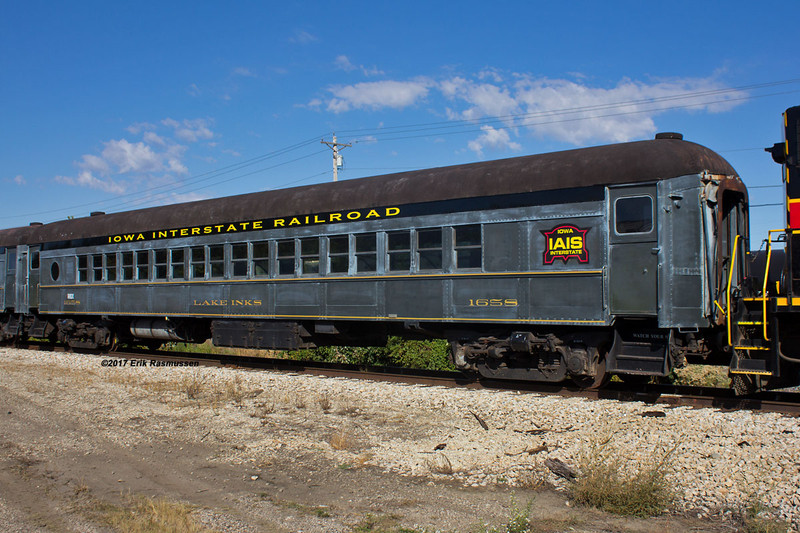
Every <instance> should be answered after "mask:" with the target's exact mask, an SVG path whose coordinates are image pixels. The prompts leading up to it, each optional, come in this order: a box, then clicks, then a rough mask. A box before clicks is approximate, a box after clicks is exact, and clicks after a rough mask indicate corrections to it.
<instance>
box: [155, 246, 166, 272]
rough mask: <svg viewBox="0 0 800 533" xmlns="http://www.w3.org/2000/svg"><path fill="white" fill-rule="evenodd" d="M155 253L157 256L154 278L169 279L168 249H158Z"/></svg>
mask: <svg viewBox="0 0 800 533" xmlns="http://www.w3.org/2000/svg"><path fill="white" fill-rule="evenodd" d="M153 255H154V257H155V261H153V278H154V279H167V251H166V250H156V251H155V252H154V254H153Z"/></svg>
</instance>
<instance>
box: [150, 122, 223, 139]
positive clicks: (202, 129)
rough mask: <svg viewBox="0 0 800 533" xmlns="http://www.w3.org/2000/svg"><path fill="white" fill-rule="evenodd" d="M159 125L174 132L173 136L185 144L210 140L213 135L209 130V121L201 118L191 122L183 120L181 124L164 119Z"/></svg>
mask: <svg viewBox="0 0 800 533" xmlns="http://www.w3.org/2000/svg"><path fill="white" fill-rule="evenodd" d="M161 123H162V124H163V125H165V126H167V127H170V128H172V129H174V130H175V136H176V137H177V138H178V139H180V140H182V141H185V142H197V141H199V140H201V139H211V138H213V137H214V133H213V132H212V131H211V129H210V128H209V121H208V120H206V119H202V118H196V119H193V120H189V119H185V120H183V121H182V122H178V121H177V120H174V119H171V118H166V119H164V120H162V121H161Z"/></svg>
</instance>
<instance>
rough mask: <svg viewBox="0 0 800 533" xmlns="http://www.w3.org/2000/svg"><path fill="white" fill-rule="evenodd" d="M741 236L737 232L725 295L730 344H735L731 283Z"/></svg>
mask: <svg viewBox="0 0 800 533" xmlns="http://www.w3.org/2000/svg"><path fill="white" fill-rule="evenodd" d="M739 237H741V235H739V234H737V235H736V238H735V239H733V253H732V254H731V264H730V266H729V267H728V287H727V290H726V291H725V296H726V299H727V300H728V301H727V302H725V306H726V308H727V312H726V313H725V314H726V315H727V316H726V321H727V323H728V346H733V342H731V283H732V282H733V271H734V269H735V267H736V250H737V249H738V248H739Z"/></svg>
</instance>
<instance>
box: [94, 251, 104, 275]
mask: <svg viewBox="0 0 800 533" xmlns="http://www.w3.org/2000/svg"><path fill="white" fill-rule="evenodd" d="M92 281H103V256H102V255H100V254H97V255H93V256H92Z"/></svg>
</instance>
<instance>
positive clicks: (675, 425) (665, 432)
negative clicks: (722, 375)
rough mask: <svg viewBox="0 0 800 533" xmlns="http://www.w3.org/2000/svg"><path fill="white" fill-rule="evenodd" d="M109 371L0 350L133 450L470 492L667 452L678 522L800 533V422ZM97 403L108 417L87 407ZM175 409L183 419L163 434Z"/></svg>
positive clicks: (647, 460)
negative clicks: (328, 467) (194, 448)
mask: <svg viewBox="0 0 800 533" xmlns="http://www.w3.org/2000/svg"><path fill="white" fill-rule="evenodd" d="M114 360H119V359H115V358H108V357H99V356H95V355H81V354H72V353H52V352H35V351H22V350H16V349H10V348H2V349H0V378H2V382H0V386H2V387H4V388H7V389H9V390H10V391H12V392H15V393H19V394H20V395H21V394H22V393H23V392H24V393H26V394H28V395H30V394H31V392H34V393H36V394H35V395H34V398H35V399H34V400H32V401H33V402H34V405H32V406H31V408H32V409H35V408H36V406H37V405H38V406H41V407H44V406H48V407H50V408H53V407H54V406H56V405H57V407H58V409H62V410H63V411H64V412H69V413H73V414H76V416H77V414H81V413H82V414H83V415H84V416H85V418H86V419H87V420H90V421H92V423H93V424H96V425H97V427H98V428H105V429H104V430H103V431H104V438H106V439H108V440H110V441H111V442H114V443H116V444H117V445H119V446H121V447H123V448H125V447H128V448H134V447H136V446H140V445H141V443H142V442H143V441H147V439H156V438H157V435H159V434H164V433H170V434H174V435H180V437H181V438H182V439H183V440H184V441H186V442H188V443H196V444H197V445H198V446H206V445H210V444H211V443H214V444H218V443H225V446H222V447H220V448H219V449H220V450H221V451H219V452H218V453H216V454H215V456H213V457H208V461H209V462H215V463H220V464H226V465H240V466H242V467H243V468H244V467H247V468H250V469H251V470H252V471H253V472H256V470H258V469H257V468H255V466H258V468H261V469H264V468H266V466H268V465H269V464H270V463H271V461H273V460H276V458H277V457H279V456H281V454H284V455H285V454H286V453H292V454H294V455H295V456H296V457H306V456H310V455H315V456H319V457H321V458H324V459H325V460H327V461H330V462H332V463H333V464H337V465H342V468H360V467H364V468H367V467H370V468H377V469H379V470H380V471H383V472H388V473H392V474H396V475H398V476H408V477H416V478H421V479H427V480H429V481H432V482H434V483H440V482H441V483H455V484H458V485H460V486H464V487H469V488H474V490H484V489H486V490H488V489H494V488H497V487H509V486H510V487H523V488H530V487H532V486H533V487H535V486H539V485H551V486H554V487H556V489H557V490H563V489H565V488H566V486H567V484H568V482H567V481H565V480H564V479H562V478H560V477H558V476H556V475H554V474H553V473H552V472H551V471H550V470H549V469H548V468H547V466H546V465H545V461H547V460H556V459H557V460H559V461H562V462H563V463H564V464H566V465H569V466H570V467H572V468H577V465H578V463H579V461H578V458H579V456H580V455H581V454H585V453H587V451H591V450H593V449H597V447H602V449H604V450H606V451H607V450H613V452H614V454H615V455H617V456H621V457H624V458H625V460H624V461H623V467H624V468H625V469H627V470H629V471H630V472H635V471H637V470H638V469H640V468H643V467H646V466H647V465H649V464H651V463H652V462H653V461H654V460H655V461H657V460H660V459H663V458H664V457H666V456H668V464H669V467H668V475H667V480H668V482H669V484H670V485H671V486H672V488H673V490H674V492H675V494H676V496H677V498H676V500H675V504H674V507H673V508H672V509H670V511H671V512H673V513H678V514H683V515H685V516H689V517H694V518H701V519H708V518H710V517H716V518H719V517H725V516H731V515H732V514H734V513H736V512H738V511H741V509H743V508H745V507H746V506H747V505H749V504H751V503H753V502H756V501H757V502H759V503H761V504H764V505H765V506H767V507H769V508H771V509H772V510H773V513H774V516H775V517H776V518H779V519H781V520H785V521H787V522H790V523H791V524H792V527H793V528H794V529H795V530H797V529H800V489H799V487H800V439H798V437H799V436H800V423H799V419H798V418H797V417H792V416H787V415H781V414H774V413H759V412H751V411H730V412H726V411H720V410H716V409H693V408H687V407H675V408H669V407H662V406H653V405H646V404H643V403H639V402H619V401H613V400H595V401H590V400H584V399H576V398H562V397H556V396H540V395H536V394H521V393H517V392H513V391H491V390H478V391H476V390H467V389H459V388H444V387H430V386H417V385H404V384H393V383H377V382H370V381H362V380H352V379H344V378H322V377H316V376H308V375H295V374H281V373H272V372H252V371H242V370H237V369H230V368H215V367H194V368H186V367H180V368H173V367H155V366H149V363H148V364H147V366H141V367H133V366H131V364H130V362H128V363H127V364H126V365H125V366H111V367H109V366H103V364H104V363H103V361H114ZM105 364H108V363H105ZM34 372H38V373H39V374H40V376H39V377H38V378H36V379H31V380H28V381H25V380H21V379H19V377H20V376H23V375H33V373H34ZM37 384H38V389H37ZM89 397H91V398H95V397H100V398H103V401H104V402H107V405H105V406H98V405H96V404H95V405H87V401H86V399H87V398H89ZM115 404H117V405H118V406H119V407H118V408H116V409H115V408H109V406H112V405H115ZM176 412H177V413H179V414H180V420H181V423H180V424H178V425H177V427H169V424H172V423H173V422H170V421H171V420H173V418H174V415H175V413H176ZM481 422H483V424H481ZM484 425H485V426H486V428H487V429H485V428H484V427H483V426H484ZM76 431H78V433H79V430H76ZM78 433H76V435H78ZM62 437H63V436H62ZM51 440H52V439H45V438H42V439H40V440H39V441H38V442H33V443H32V444H31V447H33V448H35V447H36V446H41V447H42V449H45V448H47V447H52V446H53V444H52V442H51ZM58 446H61V447H69V448H70V449H71V450H72V451H73V452H76V453H83V454H91V453H92V452H93V449H94V446H95V443H94V442H93V441H92V440H91V439H81V438H80V437H79V436H75V438H74V439H72V440H70V441H69V442H68V443H65V442H63V441H59V444H58ZM31 452H35V449H34V450H31ZM254 465H255V466H254ZM265 465H266V466H265ZM249 477H251V478H252V477H255V479H251V481H252V482H254V483H255V482H261V481H263V480H261V479H259V474H256V473H253V474H252V476H249ZM310 479H311V478H310V477H309V481H310ZM120 483H122V482H120ZM563 499H566V496H564V497H563ZM3 509H5V506H4V504H3V501H2V499H1V497H0V511H2V512H0V515H5V514H7V513H10V512H11V511H4V510H3ZM205 514H206V515H209V516H210V515H213V513H210V512H205ZM309 519H310V518H309ZM318 520H322V519H318ZM323 522H324V520H323ZM309 527H310V526H309ZM321 527H323V529H321V530H324V526H321ZM286 530H287V531H291V530H293V529H292V528H291V527H289V526H287V529H286ZM298 530H299V529H298ZM307 530H314V529H313V527H312V528H310V529H307Z"/></svg>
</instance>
